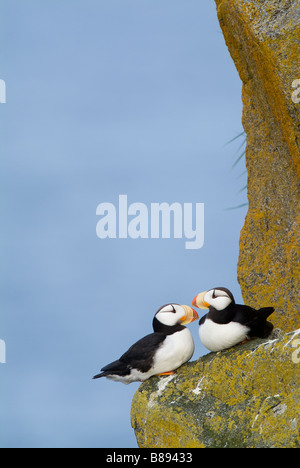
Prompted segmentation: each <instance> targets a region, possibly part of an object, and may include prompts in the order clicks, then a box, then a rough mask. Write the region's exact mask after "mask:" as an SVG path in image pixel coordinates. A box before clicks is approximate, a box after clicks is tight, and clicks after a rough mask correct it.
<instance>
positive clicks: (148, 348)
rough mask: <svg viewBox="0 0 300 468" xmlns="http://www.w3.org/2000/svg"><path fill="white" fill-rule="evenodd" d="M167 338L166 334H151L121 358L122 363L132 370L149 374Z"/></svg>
mask: <svg viewBox="0 0 300 468" xmlns="http://www.w3.org/2000/svg"><path fill="white" fill-rule="evenodd" d="M165 338H166V335H165V334H164V333H151V334H150V335H147V336H144V338H142V339H141V340H139V341H137V342H136V343H135V344H134V345H132V346H131V347H130V348H129V349H128V351H126V353H125V354H123V356H121V357H120V361H121V362H122V363H124V364H126V365H127V366H129V367H131V368H134V369H138V370H140V371H141V372H147V371H148V370H149V369H150V368H151V366H152V363H153V359H154V355H155V353H156V351H157V349H158V348H159V347H160V345H161V344H162V343H163V341H164V340H165Z"/></svg>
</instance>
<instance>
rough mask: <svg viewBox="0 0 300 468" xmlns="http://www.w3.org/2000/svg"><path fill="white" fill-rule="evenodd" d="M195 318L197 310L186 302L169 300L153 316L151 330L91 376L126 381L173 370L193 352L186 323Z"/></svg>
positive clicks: (125, 382)
mask: <svg viewBox="0 0 300 468" xmlns="http://www.w3.org/2000/svg"><path fill="white" fill-rule="evenodd" d="M197 319H199V316H198V314H197V312H196V311H195V310H194V309H192V307H189V306H186V305H180V304H176V303H172V304H166V305H164V306H162V307H160V309H158V311H157V312H156V314H155V316H154V318H153V330H154V332H153V333H151V334H149V335H147V336H144V338H141V339H140V340H139V341H137V342H136V343H135V344H133V345H132V346H131V347H130V348H129V349H128V351H126V353H125V354H123V355H122V356H121V357H120V358H119V359H118V360H117V361H114V362H112V363H110V364H108V365H107V366H105V367H103V368H102V369H101V373H100V374H98V375H95V376H94V377H93V378H94V379H99V378H101V377H107V378H108V379H111V380H114V381H117V382H122V383H124V384H126V385H127V384H129V383H131V382H138V381H142V382H143V381H145V380H147V379H149V378H150V377H152V376H153V375H172V374H174V370H176V369H177V368H178V367H180V366H181V365H182V364H184V363H185V362H187V361H189V360H190V359H191V357H192V355H193V354H194V349H195V345H194V340H193V337H192V334H191V332H190V331H189V330H188V328H186V327H185V325H187V324H189V323H191V322H193V321H194V320H197Z"/></svg>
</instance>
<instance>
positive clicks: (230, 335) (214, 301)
mask: <svg viewBox="0 0 300 468" xmlns="http://www.w3.org/2000/svg"><path fill="white" fill-rule="evenodd" d="M192 305H193V306H195V307H199V308H200V309H209V312H208V313H207V314H206V315H204V317H202V318H201V319H200V321H199V336H200V340H201V342H202V343H203V344H204V346H205V347H206V348H207V349H209V350H210V351H215V352H216V351H222V350H223V349H227V348H231V347H232V346H235V345H236V344H238V343H242V342H243V341H245V340H249V339H251V338H254V337H256V338H267V337H268V336H269V335H270V333H271V331H272V330H273V325H272V324H271V323H270V322H268V321H267V318H268V317H269V316H270V315H271V314H272V313H273V312H274V308H273V307H263V308H262V309H259V310H256V309H253V308H252V307H249V306H246V305H240V304H236V303H235V300H234V297H233V295H232V293H231V292H230V291H229V290H228V289H226V288H214V289H210V290H209V291H204V292H202V293H200V294H198V295H197V296H196V297H195V298H194V300H193V302H192Z"/></svg>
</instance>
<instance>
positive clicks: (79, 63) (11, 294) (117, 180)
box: [0, 0, 246, 447]
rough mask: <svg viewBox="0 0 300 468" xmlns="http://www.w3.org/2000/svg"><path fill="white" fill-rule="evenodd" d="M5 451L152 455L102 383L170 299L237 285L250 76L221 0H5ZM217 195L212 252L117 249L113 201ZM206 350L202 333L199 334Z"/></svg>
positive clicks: (126, 405) (151, 246) (0, 114)
mask: <svg viewBox="0 0 300 468" xmlns="http://www.w3.org/2000/svg"><path fill="white" fill-rule="evenodd" d="M0 17H1V20H0V27H1V34H0V39H1V48H0V78H2V79H4V80H5V81H6V85H7V104H1V105H0V129H1V130H0V131H1V134H0V135H1V176H0V177H1V181H0V182H1V193H0V200H1V201H0V210H1V242H0V245H1V318H0V338H2V339H4V340H5V341H6V345H7V363H6V364H2V365H0V375H1V377H0V379H1V391H0V392H1V393H0V397H1V398H0V414H1V427H0V445H1V447H136V440H135V436H134V433H133V430H132V429H131V426H130V405H131V400H132V397H133V394H134V392H135V391H136V389H137V388H138V386H139V384H131V385H130V386H124V385H122V384H120V383H115V382H111V381H107V380H104V379H102V380H100V381H93V380H91V377H92V376H93V375H94V374H95V373H97V372H98V371H99V370H100V368H101V367H102V366H103V365H105V364H107V363H109V362H111V361H112V360H114V359H116V358H118V357H119V356H120V354H122V353H123V352H124V351H125V350H126V349H127V348H128V347H129V346H130V345H131V344H132V343H133V342H134V341H136V340H137V339H139V338H141V337H142V336H143V335H145V334H147V333H149V332H151V322H152V317H153V315H154V313H155V312H156V310H157V309H158V308H159V307H160V306H161V305H163V304H165V303H167V302H170V301H174V302H179V303H187V304H190V303H191V300H192V299H193V297H194V296H195V294H196V293H198V292H200V291H202V290H204V289H206V288H212V287H214V286H227V287H229V288H230V289H231V290H232V291H233V293H234V294H235V296H236V299H238V300H239V301H240V300H241V295H240V289H239V285H238V283H237V280H236V267H237V259H238V240H239V233H240V229H241V227H242V225H243V222H244V217H245V213H246V208H243V209H237V210H227V208H229V207H232V206H235V205H238V204H240V203H243V202H244V201H245V199H246V194H245V192H243V193H239V190H240V189H241V187H242V186H243V185H244V184H245V176H244V178H243V177H242V178H240V179H238V175H239V174H240V173H241V172H242V171H243V169H244V167H243V164H244V163H243V162H242V163H241V164H240V165H239V166H237V167H236V168H235V169H234V170H231V166H232V164H233V163H234V161H235V159H236V157H237V154H236V151H237V146H238V142H235V143H233V144H231V145H228V146H225V147H223V145H224V144H225V143H226V142H228V140H230V139H231V138H233V137H234V136H236V135H237V134H238V133H240V132H241V131H242V126H241V108H242V105H241V82H240V80H239V77H238V75H237V72H236V70H235V68H234V65H233V62H232V60H231V58H230V56H229V53H228V51H227V48H226V46H225V43H224V39H223V36H222V34H221V31H220V28H219V24H218V21H217V15H216V11H215V4H214V1H213V0H207V1H200V0H72V1H70V0H59V1H58V0H43V1H40V0H0ZM119 194H127V195H128V201H129V203H133V202H143V203H146V204H150V203H151V202H164V201H165V202H168V203H172V202H175V201H177V202H180V203H184V202H193V203H196V202H204V203H205V244H204V247H203V248H202V249H201V250H198V251H195V250H194V251H193V250H185V249H184V240H177V239H176V240H172V239H171V240H164V239H158V240H151V239H148V240H144V239H139V240H131V239H127V240H118V239H116V240H109V239H108V240H100V239H98V238H97V237H96V223H97V217H96V214H95V213H96V207H97V205H98V204H99V203H101V202H112V203H117V200H118V196H119ZM190 329H191V330H192V332H193V335H194V337H195V342H196V352H195V356H194V358H195V359H196V358H198V357H199V356H200V355H202V354H204V353H206V352H207V351H206V350H205V349H204V348H203V347H202V346H201V345H200V342H199V339H198V332H197V329H198V326H197V323H193V324H191V325H190Z"/></svg>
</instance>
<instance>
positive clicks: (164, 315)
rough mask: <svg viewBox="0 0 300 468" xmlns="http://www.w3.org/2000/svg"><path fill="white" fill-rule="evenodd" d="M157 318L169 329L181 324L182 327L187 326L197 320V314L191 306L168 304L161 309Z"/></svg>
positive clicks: (157, 313)
mask: <svg viewBox="0 0 300 468" xmlns="http://www.w3.org/2000/svg"><path fill="white" fill-rule="evenodd" d="M155 317H156V318H157V320H158V321H159V322H160V323H162V324H164V325H168V326H169V327H173V326H174V325H177V324H178V323H180V324H181V325H187V324H188V323H191V322H193V321H194V320H197V319H198V318H199V317H198V314H197V312H196V311H195V310H194V309H192V308H191V307H189V306H186V305H179V304H167V305H165V306H163V307H161V308H160V309H159V310H158V311H157V312H156V315H155Z"/></svg>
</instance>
